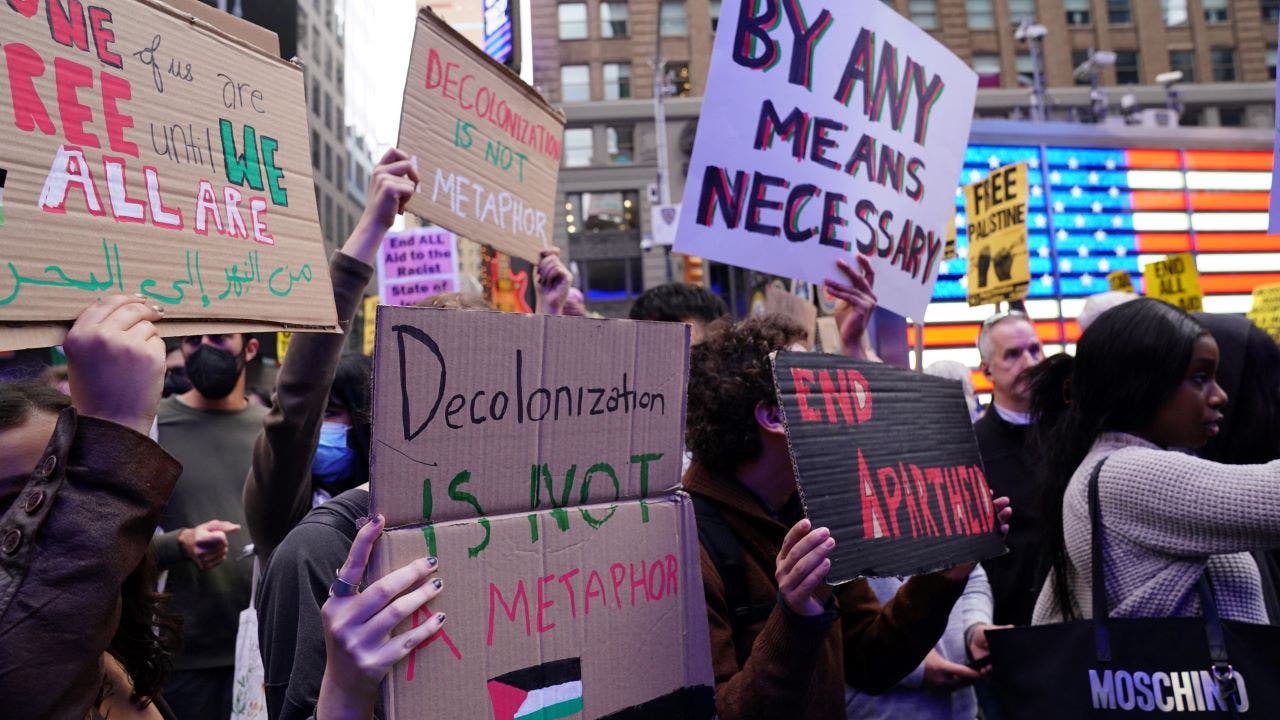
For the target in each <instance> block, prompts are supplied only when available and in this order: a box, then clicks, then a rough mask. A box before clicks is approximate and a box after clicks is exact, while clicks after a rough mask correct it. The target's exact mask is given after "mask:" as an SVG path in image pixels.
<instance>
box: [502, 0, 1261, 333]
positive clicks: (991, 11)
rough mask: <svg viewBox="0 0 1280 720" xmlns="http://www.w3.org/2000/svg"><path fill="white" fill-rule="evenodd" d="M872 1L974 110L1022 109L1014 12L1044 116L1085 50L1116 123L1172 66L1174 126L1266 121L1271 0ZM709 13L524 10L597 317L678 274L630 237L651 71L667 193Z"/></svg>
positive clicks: (1159, 97) (741, 304) (745, 286)
mask: <svg viewBox="0 0 1280 720" xmlns="http://www.w3.org/2000/svg"><path fill="white" fill-rule="evenodd" d="M477 2H479V0H477ZM884 2H885V3H886V4H888V5H890V6H892V7H894V8H895V9H896V10H897V11H898V12H900V13H902V14H903V15H904V16H906V17H908V18H910V19H911V20H912V21H914V22H915V23H916V24H917V25H919V26H920V27H922V28H923V29H925V30H927V31H929V32H930V33H931V34H932V35H933V36H934V37H936V38H938V40H940V41H941V42H942V43H944V44H945V45H947V46H948V47H949V48H951V49H952V51H954V52H955V53H956V54H957V55H958V56H959V57H960V58H962V59H963V60H965V61H966V62H968V63H970V64H971V65H972V66H973V67H974V69H975V70H976V71H977V72H978V73H979V76H980V78H981V82H980V85H981V89H980V90H979V93H978V102H977V108H976V110H975V115H977V116H978V117H986V118H1009V117H1026V116H1027V114H1028V110H1029V107H1030V100H1031V98H1030V85H1031V76H1032V73H1033V68H1032V56H1031V48H1030V47H1029V46H1028V44H1027V42H1026V41H1020V40H1018V39H1017V38H1016V37H1015V28H1016V26H1017V25H1018V24H1019V23H1020V22H1021V21H1022V20H1024V19H1025V20H1027V21H1029V22H1031V23H1038V24H1040V25H1043V26H1044V29H1045V36H1044V38H1043V40H1042V47H1043V62H1042V68H1043V71H1044V79H1045V85H1046V86H1047V91H1046V98H1047V101H1046V112H1047V115H1048V117H1049V118H1050V119H1052V120H1063V121H1071V120H1080V119H1083V118H1084V117H1085V116H1086V115H1087V110H1088V108H1089V107H1090V103H1091V98H1090V87H1088V81H1087V80H1084V81H1078V80H1076V79H1075V78H1074V77H1073V73H1072V70H1073V69H1074V68H1076V67H1078V66H1079V65H1080V64H1082V63H1083V62H1084V61H1085V60H1086V59H1088V58H1089V57H1090V55H1091V52H1092V51H1110V52H1114V53H1115V58H1116V59H1115V63H1114V64H1113V65H1108V66H1104V67H1103V68H1102V72H1101V74H1100V77H1099V80H1100V84H1101V85H1102V87H1103V88H1104V89H1105V90H1106V91H1107V94H1108V104H1109V105H1110V108H1111V112H1112V114H1113V116H1114V117H1116V118H1118V117H1119V114H1120V107H1121V104H1122V101H1124V100H1125V96H1126V95H1132V99H1131V100H1130V101H1128V102H1130V103H1132V104H1133V107H1134V108H1135V109H1141V108H1157V107H1163V106H1165V105H1166V103H1167V102H1168V94H1167V92H1166V88H1165V87H1164V86H1162V85H1160V84H1158V83H1157V82H1156V80H1155V78H1156V76H1157V75H1159V74H1161V73H1164V72H1168V71H1170V70H1180V71H1182V73H1183V76H1184V77H1183V80H1182V82H1180V83H1179V84H1178V85H1177V86H1176V87H1177V89H1178V91H1179V94H1180V98H1181V102H1182V103H1183V105H1184V106H1185V109H1184V111H1183V113H1182V115H1181V124H1183V125H1203V126H1227V127H1231V126H1254V127H1272V123H1273V122H1274V111H1273V108H1274V103H1275V81H1274V78H1275V67H1276V36H1277V33H1276V23H1277V20H1278V19H1280V0H884ZM720 6H721V2H720V0H631V1H630V2H627V1H625V0H624V1H619V0H565V1H564V2H545V3H535V4H534V7H533V9H532V12H531V14H530V16H529V17H528V22H529V24H530V26H531V35H532V45H533V75H534V84H535V85H536V86H537V87H538V89H539V90H540V91H541V92H542V93H543V94H544V95H545V96H546V97H547V98H548V100H550V101H551V102H552V103H554V104H557V105H558V106H560V107H561V108H563V110H564V112H565V115H566V119H567V124H566V128H565V137H564V148H565V153H564V162H563V167H562V170H561V173H560V185H559V193H560V202H561V205H560V206H559V207H558V208H557V218H556V228H555V238H556V242H557V243H558V244H560V245H561V246H563V247H565V248H566V249H567V255H568V256H569V257H570V258H571V259H572V260H573V261H574V263H575V264H576V266H577V270H578V275H579V278H580V282H581V284H582V286H583V290H584V292H585V293H586V296H587V298H588V301H589V303H590V304H591V307H592V308H593V309H596V310H599V311H601V312H603V313H605V314H606V315H620V314H625V312H626V309H627V308H628V307H629V306H630V302H631V300H632V299H633V298H634V297H635V296H636V295H638V294H639V293H640V292H641V291H643V290H644V289H645V288H646V287H650V286H652V285H655V284H659V283H662V282H667V281H668V280H672V279H680V278H682V277H683V272H682V260H681V258H680V256H677V255H670V254H669V253H668V252H667V251H666V249H665V248H661V247H649V246H648V243H646V242H645V241H646V239H647V238H648V237H649V235H650V222H649V213H650V208H651V207H652V204H653V201H654V199H655V198H656V197H657V190H656V181H657V175H658V163H657V148H658V143H657V142H656V137H655V132H654V127H655V122H654V101H653V98H654V88H655V77H656V76H661V77H663V78H664V79H665V83H664V84H665V86H666V87H665V92H666V93H667V97H666V100H665V102H664V107H665V114H666V126H667V143H666V147H667V153H668V166H669V168H670V173H669V174H670V178H669V180H670V188H671V196H672V198H673V199H674V200H675V201H676V202H678V201H679V198H680V196H681V194H682V193H683V189H684V167H685V164H686V162H687V157H688V156H687V153H688V151H689V150H690V149H691V148H692V140H693V137H694V134H695V132H696V130H697V118H698V111H699V108H700V105H701V96H702V94H703V92H704V89H705V83H706V77H707V70H708V67H709V63H710V55H711V46H712V43H713V41H714V37H715V31H716V28H717V26H718V22H719V16H720ZM655 58H659V60H658V62H660V63H661V68H660V72H659V73H658V74H657V75H655V72H654V65H655ZM1082 130H1083V128H1082ZM646 248H647V249H646ZM761 279H762V278H760V277H757V276H756V274H754V273H749V272H743V271H741V270H737V269H730V268H727V267H725V266H721V265H718V264H715V263H711V264H709V267H708V270H707V275H706V281H707V282H709V283H710V285H711V286H712V287H713V289H715V290H716V291H717V292H719V293H720V294H722V295H724V296H725V297H726V299H727V300H729V301H730V304H731V306H732V307H734V309H735V310H736V311H738V312H742V311H744V310H745V305H746V301H747V300H746V299H747V298H748V297H749V295H750V293H751V289H752V286H754V285H755V284H756V283H757V282H758V281H760V280H761Z"/></svg>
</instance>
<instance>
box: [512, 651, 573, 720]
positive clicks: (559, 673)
mask: <svg viewBox="0 0 1280 720" xmlns="http://www.w3.org/2000/svg"><path fill="white" fill-rule="evenodd" d="M489 699H490V700H491V701H492V702H493V720H557V718H567V717H576V716H578V715H579V714H581V713H582V660H581V659H580V658H568V659H566V660H554V661H552V662H549V663H544V664H542V665H534V666H533V667H527V668H524V669H523V670H516V671H515V672H509V673H507V674H506V675H499V676H498V677H496V678H493V679H492V680H490V681H489Z"/></svg>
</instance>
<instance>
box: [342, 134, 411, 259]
mask: <svg viewBox="0 0 1280 720" xmlns="http://www.w3.org/2000/svg"><path fill="white" fill-rule="evenodd" d="M418 182H419V178H418V163H417V160H416V159H415V158H411V157H409V156H408V155H405V154H404V153H403V152H401V151H400V150H399V149H397V148H391V149H389V150H387V152H386V153H384V154H383V155H382V159H381V160H379V161H378V166H377V167H376V168H374V169H373V175H372V176H370V178H369V196H368V198H367V199H366V200H365V204H364V213H363V214H362V215H361V216H360V222H358V223H357V224H356V227H355V229H354V230H352V231H351V237H349V238H347V242H346V243H345V244H344V245H343V246H342V252H344V253H346V254H347V255H350V256H351V257H353V258H355V259H357V260H360V261H362V262H364V263H366V264H370V265H371V264H373V261H374V256H375V255H376V253H377V252H378V247H379V246H381V244H382V237H383V236H384V235H386V233H387V230H389V229H391V224H392V223H394V222H395V221H396V216H397V215H399V214H400V213H402V212H404V207H405V205H407V204H408V203H409V199H410V198H412V197H413V194H414V192H416V191H417V187H418Z"/></svg>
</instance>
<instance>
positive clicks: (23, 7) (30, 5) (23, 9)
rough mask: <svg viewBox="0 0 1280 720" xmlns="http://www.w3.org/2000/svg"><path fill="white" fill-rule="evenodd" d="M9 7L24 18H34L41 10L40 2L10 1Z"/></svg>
mask: <svg viewBox="0 0 1280 720" xmlns="http://www.w3.org/2000/svg"><path fill="white" fill-rule="evenodd" d="M9 7H11V8H13V9H14V11H16V12H17V13H18V14H20V15H22V16H23V17H32V16H34V15H35V14H36V10H39V9H40V0H9Z"/></svg>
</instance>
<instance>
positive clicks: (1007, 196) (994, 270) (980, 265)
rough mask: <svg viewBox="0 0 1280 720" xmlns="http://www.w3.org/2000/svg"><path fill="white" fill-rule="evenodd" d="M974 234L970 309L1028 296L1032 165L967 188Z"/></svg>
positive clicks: (1011, 169)
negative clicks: (1028, 240)
mask: <svg viewBox="0 0 1280 720" xmlns="http://www.w3.org/2000/svg"><path fill="white" fill-rule="evenodd" d="M964 205H965V213H966V215H967V216H968V217H967V220H968V234H969V282H968V289H969V304H970V305H986V304H989V303H997V302H1003V301H1006V300H1020V299H1022V298H1024V297H1026V296H1027V288H1028V287H1029V286H1030V284H1031V261H1030V258H1029V257H1028V254H1027V164H1026V163H1016V164H1014V165H1005V166H1004V167H1002V168H997V169H995V170H992V171H991V174H990V175H988V176H987V177H986V179H984V180H981V181H979V182H976V183H972V184H969V185H966V186H965V188H964Z"/></svg>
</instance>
